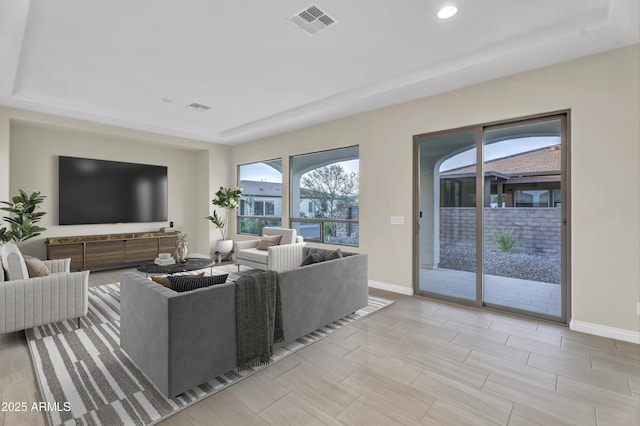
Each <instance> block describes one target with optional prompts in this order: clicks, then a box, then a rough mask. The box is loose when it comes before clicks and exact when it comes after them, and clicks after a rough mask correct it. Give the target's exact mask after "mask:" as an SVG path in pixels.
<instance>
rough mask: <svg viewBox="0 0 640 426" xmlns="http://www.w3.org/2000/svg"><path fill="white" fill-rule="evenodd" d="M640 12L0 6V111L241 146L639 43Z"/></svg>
mask: <svg viewBox="0 0 640 426" xmlns="http://www.w3.org/2000/svg"><path fill="white" fill-rule="evenodd" d="M445 4H453V5H455V6H456V7H457V8H458V13H457V14H456V15H455V16H454V17H452V18H450V19H447V20H441V19H438V17H437V16H436V15H437V12H438V9H439V8H440V7H442V6H443V5H445ZM638 5H639V2H638V1H637V0H615V1H613V0H609V1H607V0H563V1H558V0H536V1H526V0H516V1H514V0H484V1H481V2H480V1H477V0H452V1H450V2H433V1H424V0H403V1H402V2H397V1H391V0H350V1H344V0H340V1H338V0H318V1H310V2H309V3H301V2H300V1H295V0H271V1H268V2H265V1H259V0H242V1H234V2H231V1H222V0H219V1H213V0H183V1H181V2H176V1H172V0H138V1H130V0H111V1H104V0H57V1H50V0H31V1H27V0H3V1H2V2H1V3H0V63H2V64H3V65H2V67H0V105H7V106H12V107H17V108H23V109H27V110H34V111H41V112H47V113H52V114H57V115H62V116H67V117H74V118H80V119H85V120H90V121H95V122H101V123H107V124H114V125H119V126H124V127H129V128H134V129H139V130H147V131H153V132H158V133H162V134H168V135H174V136H181V137H187V138H194V139H199V140H205V141H210V142H217V143H224V144H234V143H241V142H245V141H249V140H253V139H256V138H259V137H264V136H268V135H273V134H277V133H281V132H285V131H289V130H292V129H296V128H300V127H304V126H308V125H312V124H317V123H321V122H324V121H328V120H332V119H336V118H340V117H344V116H348V115H352V114H356V113H359V112H363V111H367V110H371V109H375V108H380V107H383V106H387V105H392V104H396V103H399V102H404V101H408V100H411V99H416V98H419V97H424V96H429V95H432V94H436V93H441V92H444V91H448V90H453V89H457V88H461V87H465V86H468V85H471V84H475V83H479V82H482V81H487V80H492V79H495V78H499V77H503V76H506V75H510V74H514V73H517V72H521V71H526V70H530V69H535V68H540V67H542V66H546V65H550V64H554V63H559V62H563V61H566V60H570V59H574V58H578V57H582V56H586V55H590V54H595V53H598V52H602V51H606V50H610V49H614V48H618V47H622V46H626V45H629V44H633V43H638V42H639V39H640V35H639V34H640V30H639V27H640V23H639V21H640V20H639V19H638V17H639V16H640V11H639V6H638ZM314 7H315V8H316V9H317V10H319V11H321V12H322V13H323V14H324V15H322V16H325V15H326V17H328V18H330V19H328V18H321V19H320V20H319V21H318V20H316V21H315V22H314V23H313V25H314V26H317V27H318V28H320V27H321V28H320V30H318V31H315V30H314V31H306V30H303V29H301V27H300V26H299V24H297V25H294V24H293V23H292V18H294V17H295V18H296V19H297V20H299V19H300V16H301V15H302V16H303V18H304V16H305V15H304V13H305V11H308V10H311V11H312V12H313V13H315V12H314V9H313V8H314ZM319 16H320V15H319ZM316 18H317V17H316ZM294 20H295V19H294ZM323 20H324V22H323ZM329 21H332V22H329ZM327 23H329V25H327Z"/></svg>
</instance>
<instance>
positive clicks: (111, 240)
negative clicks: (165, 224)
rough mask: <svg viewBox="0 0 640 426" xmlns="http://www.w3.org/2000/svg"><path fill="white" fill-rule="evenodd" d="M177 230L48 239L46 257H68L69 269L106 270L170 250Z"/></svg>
mask: <svg viewBox="0 0 640 426" xmlns="http://www.w3.org/2000/svg"><path fill="white" fill-rule="evenodd" d="M179 234H180V233H179V232H134V233H126V234H107V235H79V236H73V237H53V238H47V239H46V241H45V243H46V245H47V259H65V258H68V257H70V258H71V269H72V270H85V269H108V268H115V267H119V266H124V265H128V264H135V263H142V262H146V261H148V260H153V259H155V258H156V257H158V253H173V251H174V250H175V248H176V244H177V242H178V235H179Z"/></svg>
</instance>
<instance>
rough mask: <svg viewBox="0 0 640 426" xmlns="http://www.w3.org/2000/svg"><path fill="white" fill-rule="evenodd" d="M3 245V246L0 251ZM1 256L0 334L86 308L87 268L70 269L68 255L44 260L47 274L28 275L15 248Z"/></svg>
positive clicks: (74, 314) (70, 315) (80, 314)
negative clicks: (76, 270) (79, 269)
mask: <svg viewBox="0 0 640 426" xmlns="http://www.w3.org/2000/svg"><path fill="white" fill-rule="evenodd" d="M5 248H6V246H5V247H3V248H2V249H3V252H5V251H6V250H4V249H5ZM5 254H6V253H3V256H2V259H0V312H2V315H0V334H4V333H10V332H13V331H18V330H24V329H27V328H31V327H35V326H38V325H43V324H50V323H54V322H58V321H62V320H67V319H74V318H77V319H78V326H79V324H80V317H83V316H84V315H86V314H87V310H88V308H89V301H88V296H89V271H82V272H70V262H71V259H56V260H45V261H43V263H44V265H45V266H46V267H47V269H48V270H49V273H50V274H49V275H45V276H41V277H34V278H29V276H28V272H27V269H26V264H25V261H24V258H23V257H22V256H21V254H20V252H19V250H17V248H15V246H14V249H13V250H11V252H10V253H9V254H6V255H5Z"/></svg>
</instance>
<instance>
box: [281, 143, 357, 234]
mask: <svg viewBox="0 0 640 426" xmlns="http://www.w3.org/2000/svg"><path fill="white" fill-rule="evenodd" d="M359 166H360V159H359V151H358V147H357V146H355V147H349V148H341V149H335V150H331V151H322V152H316V153H312V154H304V155H296V156H293V157H291V227H292V228H294V229H296V230H297V231H298V234H299V235H301V236H303V237H304V239H305V240H307V241H316V242H321V243H330V244H340V245H348V246H357V245H358V243H359V235H358V234H359V233H358V219H359V207H360V203H359V198H358V194H359Z"/></svg>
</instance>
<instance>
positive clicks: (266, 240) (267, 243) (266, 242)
mask: <svg viewBox="0 0 640 426" xmlns="http://www.w3.org/2000/svg"><path fill="white" fill-rule="evenodd" d="M281 239H282V235H263V236H262V239H261V240H260V243H259V244H258V247H256V248H257V249H258V250H268V249H269V247H271V246H277V245H278V244H280V240H281Z"/></svg>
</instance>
